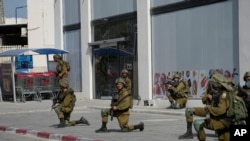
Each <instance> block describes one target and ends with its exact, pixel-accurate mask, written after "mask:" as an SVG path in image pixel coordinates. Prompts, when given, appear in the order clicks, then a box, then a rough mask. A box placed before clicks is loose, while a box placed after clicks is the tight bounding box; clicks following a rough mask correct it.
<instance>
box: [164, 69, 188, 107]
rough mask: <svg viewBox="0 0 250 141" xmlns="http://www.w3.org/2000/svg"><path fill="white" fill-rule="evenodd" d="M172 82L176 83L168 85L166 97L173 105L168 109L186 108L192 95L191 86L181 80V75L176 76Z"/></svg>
mask: <svg viewBox="0 0 250 141" xmlns="http://www.w3.org/2000/svg"><path fill="white" fill-rule="evenodd" d="M172 80H173V81H174V83H166V88H167V91H166V95H167V97H168V100H169V102H170V103H171V104H170V107H168V108H173V109H181V108H185V107H186V103H187V100H188V95H189V93H190V90H189V86H188V84H187V83H185V82H184V81H183V80H180V74H177V73H176V74H174V75H173V77H172Z"/></svg>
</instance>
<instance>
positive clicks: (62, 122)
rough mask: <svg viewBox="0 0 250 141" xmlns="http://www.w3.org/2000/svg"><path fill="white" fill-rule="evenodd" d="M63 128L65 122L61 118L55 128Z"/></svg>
mask: <svg viewBox="0 0 250 141" xmlns="http://www.w3.org/2000/svg"><path fill="white" fill-rule="evenodd" d="M65 126H66V123H65V120H64V119H63V118H60V123H59V124H58V125H57V128H64V127H65Z"/></svg>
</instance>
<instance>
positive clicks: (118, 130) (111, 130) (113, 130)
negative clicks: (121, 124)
mask: <svg viewBox="0 0 250 141" xmlns="http://www.w3.org/2000/svg"><path fill="white" fill-rule="evenodd" d="M108 132H109V133H110V132H118V133H130V132H135V130H134V131H122V130H121V129H108Z"/></svg>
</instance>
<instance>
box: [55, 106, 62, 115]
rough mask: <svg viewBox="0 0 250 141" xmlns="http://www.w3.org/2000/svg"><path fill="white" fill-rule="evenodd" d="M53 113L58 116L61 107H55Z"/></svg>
mask: <svg viewBox="0 0 250 141" xmlns="http://www.w3.org/2000/svg"><path fill="white" fill-rule="evenodd" d="M54 111H55V112H56V113H57V114H59V113H60V112H61V107H60V106H57V107H56V108H55V109H54Z"/></svg>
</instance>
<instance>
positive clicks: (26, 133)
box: [0, 126, 103, 141]
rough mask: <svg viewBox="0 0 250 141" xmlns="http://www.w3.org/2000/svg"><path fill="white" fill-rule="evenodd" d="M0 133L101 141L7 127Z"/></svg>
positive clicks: (77, 140) (55, 138) (60, 140)
mask: <svg viewBox="0 0 250 141" xmlns="http://www.w3.org/2000/svg"><path fill="white" fill-rule="evenodd" d="M0 132H10V133H16V134H21V135H31V136H34V137H38V138H43V139H53V140H58V141H103V140H100V139H89V138H80V137H77V136H72V135H62V134H56V133H52V132H46V131H36V130H29V129H21V128H15V127H7V126H0Z"/></svg>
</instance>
